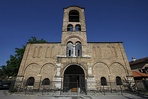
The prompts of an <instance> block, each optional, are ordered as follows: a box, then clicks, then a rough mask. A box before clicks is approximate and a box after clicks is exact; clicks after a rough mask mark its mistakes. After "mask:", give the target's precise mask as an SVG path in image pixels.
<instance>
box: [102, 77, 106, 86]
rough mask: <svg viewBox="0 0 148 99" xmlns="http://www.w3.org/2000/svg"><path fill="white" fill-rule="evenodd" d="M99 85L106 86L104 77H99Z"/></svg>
mask: <svg viewBox="0 0 148 99" xmlns="http://www.w3.org/2000/svg"><path fill="white" fill-rule="evenodd" d="M101 85H102V86H106V85H107V81H106V78H105V77H101Z"/></svg>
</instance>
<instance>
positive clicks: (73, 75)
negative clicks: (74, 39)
mask: <svg viewBox="0 0 148 99" xmlns="http://www.w3.org/2000/svg"><path fill="white" fill-rule="evenodd" d="M78 88H80V91H85V74H84V70H83V69H82V68H81V67H80V66H78V65H71V66H69V67H67V68H66V70H65V72H64V82H63V90H64V91H66V92H67V91H70V90H71V91H72V90H73V89H76V90H73V91H77V90H78Z"/></svg>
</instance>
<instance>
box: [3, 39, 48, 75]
mask: <svg viewBox="0 0 148 99" xmlns="http://www.w3.org/2000/svg"><path fill="white" fill-rule="evenodd" d="M27 43H46V41H45V40H44V39H40V40H37V38H36V37H31V39H29V40H28V42H27ZM25 48H26V46H25V45H23V46H22V48H15V55H10V59H9V60H7V61H6V66H5V65H3V66H1V67H2V69H1V70H0V77H1V78H6V77H9V76H13V77H15V76H17V73H18V69H19V66H20V64H21V61H22V58H23V54H24V52H25Z"/></svg>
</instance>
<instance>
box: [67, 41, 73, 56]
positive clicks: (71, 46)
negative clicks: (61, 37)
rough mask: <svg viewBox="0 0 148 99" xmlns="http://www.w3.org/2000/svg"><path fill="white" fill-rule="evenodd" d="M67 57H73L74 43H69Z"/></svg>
mask: <svg viewBox="0 0 148 99" xmlns="http://www.w3.org/2000/svg"><path fill="white" fill-rule="evenodd" d="M66 56H68V57H70V56H73V44H72V42H68V43H67V49H66Z"/></svg>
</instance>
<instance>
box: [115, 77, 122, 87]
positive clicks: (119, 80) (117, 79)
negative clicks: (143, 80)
mask: <svg viewBox="0 0 148 99" xmlns="http://www.w3.org/2000/svg"><path fill="white" fill-rule="evenodd" d="M116 84H117V85H122V81H121V78H120V77H119V76H117V77H116Z"/></svg>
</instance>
